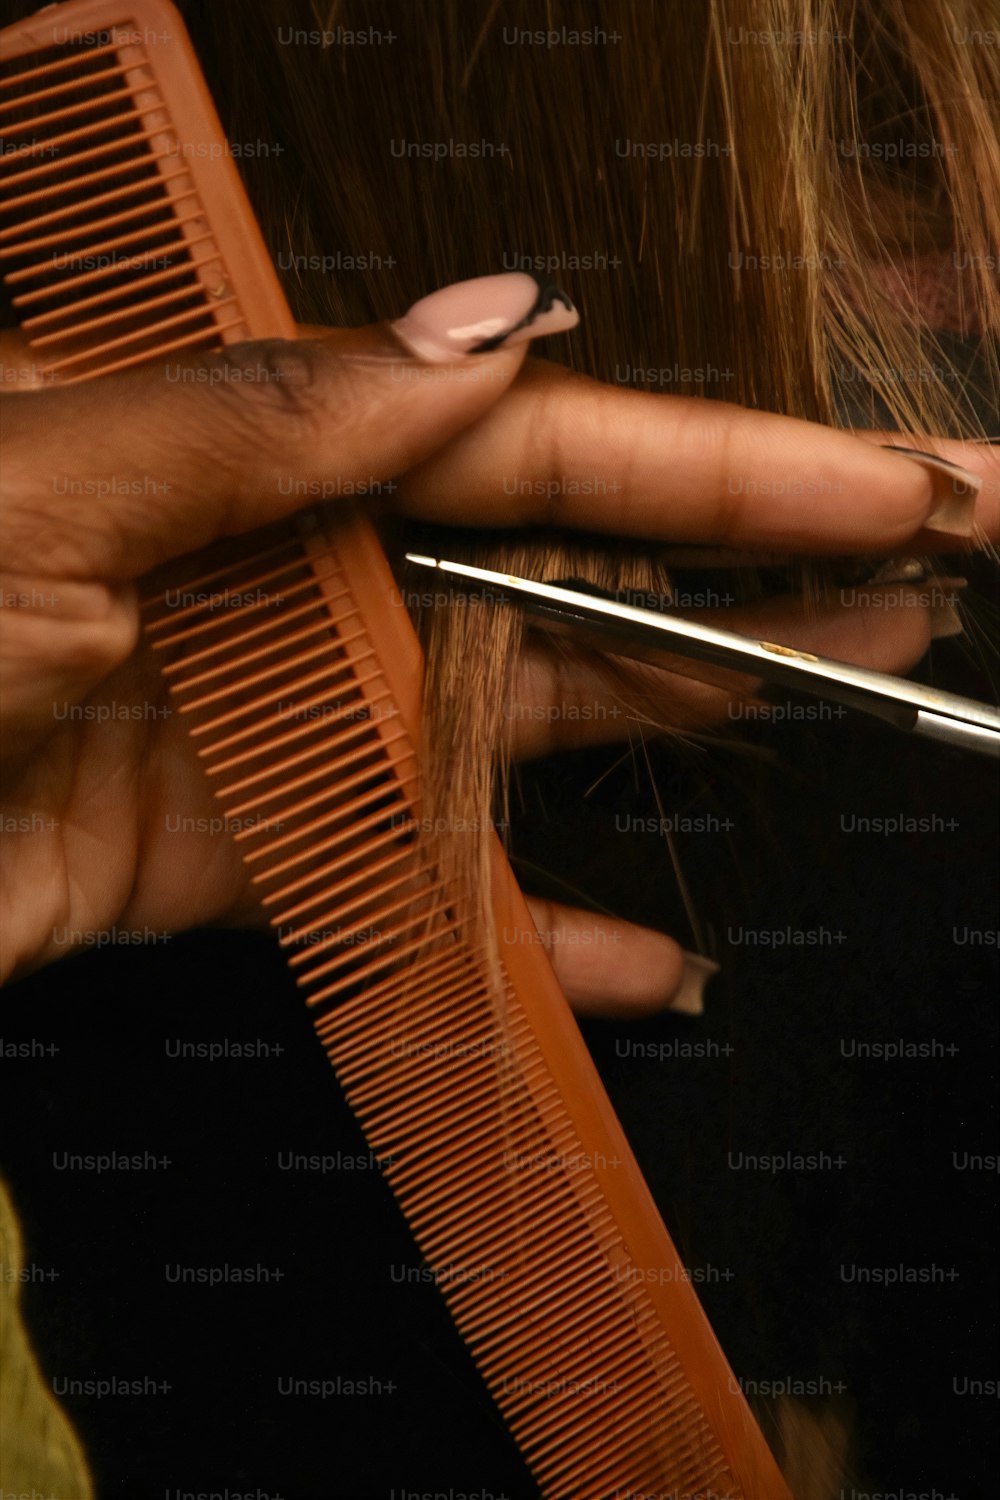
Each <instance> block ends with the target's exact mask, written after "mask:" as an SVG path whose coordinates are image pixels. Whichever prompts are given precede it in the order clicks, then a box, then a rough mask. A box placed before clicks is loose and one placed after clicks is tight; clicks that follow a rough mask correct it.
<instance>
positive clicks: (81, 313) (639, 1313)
mask: <svg viewBox="0 0 1000 1500" xmlns="http://www.w3.org/2000/svg"><path fill="white" fill-rule="evenodd" d="M57 18H59V19H58V21H57ZM62 20H65V21H67V22H69V21H71V20H72V21H73V22H75V23H77V25H78V26H79V27H80V29H81V30H83V31H91V32H93V33H95V34H94V35H92V36H90V37H89V38H88V40H87V41H86V42H80V43H73V42H67V39H66V37H65V36H60V35H59V31H60V27H59V21H62ZM112 22H114V23H115V24H112ZM118 22H121V25H122V27H123V28H126V29H122V30H119V29H117V24H118ZM144 23H145V24H144ZM157 31H159V32H160V33H164V32H166V33H167V34H168V35H167V36H166V37H165V38H164V37H162V36H161V37H160V38H159V39H161V40H167V41H169V43H170V45H168V46H161V47H154V46H152V45H150V47H149V48H148V51H147V50H146V47H145V43H144V41H143V40H142V39H143V38H145V37H148V36H149V35H150V34H151V33H155V32H157ZM0 147H2V152H0V179H2V181H3V184H4V190H5V195H6V196H5V201H4V206H3V218H2V221H0V266H2V268H3V270H4V274H5V280H6V282H7V285H8V287H9V288H10V290H11V292H12V294H13V302H14V307H15V310H16V312H17V314H18V317H19V319H20V321H21V326H22V328H23V330H24V331H25V333H26V334H27V336H28V339H29V345H30V347H31V348H32V349H33V351H34V352H35V354H36V357H37V358H38V361H39V365H40V368H41V369H42V371H43V373H48V374H51V375H52V376H54V377H58V378H59V379H60V380H64V381H76V380H84V379H89V378H91V377H92V376H94V375H97V374H101V373H106V372H108V371H110V370H116V369H122V368H125V367H128V366H130V365H134V364H139V363H142V362H146V361H148V360H150V359H152V358H153V357H154V356H157V355H162V354H163V353H165V352H168V351H171V350H179V349H189V350H190V349H197V348H204V349H217V348H219V347H220V346H225V345H226V344H227V343H230V342H233V341H235V340H237V339H241V338H247V337H254V338H269V337H286V338H287V337H293V336H294V333H295V326H294V323H293V321H292V318H291V314H290V313H289V310H288V307H287V304H286V303H285V302H284V299H283V297H282V295H281V291H280V287H279V286H278V284H277V281H276V279H275V277H274V274H273V270H272V268H271V267H270V266H269V264H268V260H267V254H266V251H265V249H264V246H263V243H262V241H261V240H260V238H259V235H258V232H257V229H256V225H255V224H254V222H253V216H252V214H251V212H250V210H249V207H248V205H247V204H246V201H245V198H244V197H243V195H242V190H241V188H240V185H239V182H238V178H237V177H236V173H235V170H234V168H233V166H232V162H231V161H229V160H227V159H226V150H225V141H224V137H223V136H222V134H221V129H220V127H219V124H218V121H217V120H216V119H215V116H214V114H213V113H212V111H211V109H210V107H208V106H207V103H206V96H205V91H204V88H203V84H202V82H201V80H200V77H199V75H198V70H197V65H196V63H195V60H194V57H193V54H192V52H191V50H190V44H189V43H188V41H187V38H186V36H185V33H184V28H183V24H182V22H181V20H180V17H179V16H178V15H177V14H176V12H175V11H174V10H173V9H172V8H171V7H170V6H169V5H166V4H164V3H163V0H131V3H130V7H129V12H128V18H127V19H123V18H122V17H121V15H120V13H119V12H114V13H112V7H111V5H110V4H105V3H103V0H70V3H69V4H68V5H66V6H59V7H56V8H54V10H53V13H52V14H51V15H45V14H44V13H43V18H41V19H40V18H39V17H35V18H32V19H30V20H29V21H28V22H26V23H24V24H23V25H21V26H19V27H17V28H12V29H10V30H8V31H6V32H4V33H2V34H0ZM242 309H245V315H244V312H243V310H242ZM338 517H340V518H342V519H340V520H338V527H337V530H336V533H335V534H334V535H333V537H332V538H331V537H329V536H327V535H326V534H325V533H324V531H323V529H322V526H321V523H320V521H319V519H318V518H311V517H308V516H307V517H300V518H299V519H298V521H297V522H296V529H295V530H294V531H293V530H292V529H291V528H290V527H287V526H283V527H274V528H271V529H270V530H269V531H267V532H266V533H258V534H257V535H256V536H255V537H253V538H249V539H246V538H243V539H239V540H237V541H229V542H225V543H223V544H221V545H220V546H219V547H217V548H215V549H213V551H212V553H211V554H210V555H208V556H202V557H201V558H200V559H191V558H188V559H185V560H182V562H181V563H179V564H176V565H171V569H170V571H169V586H165V584H164V581H163V579H162V578H161V582H160V584H159V586H158V587H157V586H156V585H154V584H153V583H150V584H149V586H148V588H147V595H148V597H147V599H146V601H145V603H144V606H143V608H144V613H145V616H146V639H147V643H148V647H149V649H150V650H151V651H152V652H153V653H154V655H155V656H156V657H157V658H158V659H159V661H160V663H161V665H162V667H163V670H164V674H165V680H166V681H167V683H168V684H169V686H170V690H171V693H172V695H173V698H174V702H175V705H176V707H177V709H178V712H179V713H181V714H182V715H183V716H184V718H185V720H186V721H187V724H188V727H189V729H190V731H191V740H192V744H193V745H194V747H195V748H196V750H197V753H198V755H199V756H200V757H201V760H202V762H203V764H204V766H205V770H206V773H207V776H208V778H209V784H210V785H211V787H212V789H213V791H214V793H215V796H216V797H217V799H218V800H219V802H220V804H221V806H222V808H223V809H224V811H225V813H226V816H227V818H228V819H229V822H230V831H231V833H232V836H233V838H234V839H235V840H236V842H237V843H238V844H239V845H240V848H241V853H242V856H243V860H244V864H245V866H246V868H247V870H248V872H249V875H250V878H251V880H252V882H253V883H254V885H255V887H256V889H257V892H258V895H259V897H260V900H261V904H262V907H263V909H264V911H265V912H266V914H267V916H268V919H269V921H270V922H271V924H272V926H273V927H274V928H275V929H276V932H277V936H278V940H279V942H280V943H281V944H282V946H283V947H284V948H285V949H286V952H287V953H288V956H289V961H290V966H291V970H292V972H293V974H294V975H295V978H296V982H297V984H298V985H299V987H300V988H301V989H302V991H303V994H304V997H305V999H306V1002H307V1004H308V1005H309V1006H310V1007H311V1008H312V1011H313V1015H314V1018H315V1024H316V1030H317V1034H318V1036H319V1038H320V1041H321V1043H322V1045H323V1046H324V1048H325V1049H326V1051H327V1053H328V1055H329V1056H330V1058H331V1060H332V1062H333V1064H334V1066H335V1068H336V1069H337V1071H338V1074H339V1077H340V1079H341V1081H342V1084H343V1086H344V1088H345V1091H346V1094H347V1097H348V1099H349V1101H350V1102H351V1104H352V1106H353V1107H354V1109H355V1112H356V1114H357V1115H358V1117H359V1119H360V1120H361V1122H362V1124H363V1125H364V1128H365V1130H366V1133H367V1136H368V1140H369V1142H370V1144H371V1146H372V1149H373V1150H374V1151H375V1152H376V1153H377V1154H378V1155H379V1156H380V1157H381V1158H382V1159H383V1162H384V1166H385V1175H386V1177H387V1178H388V1180H389V1182H390V1183H391V1185H392V1186H393V1188H394V1190H395V1192H396V1194H397V1197H398V1199H399V1201H400V1203H401V1205H402V1207H403V1209H404V1212H405V1213H406V1214H407V1216H408V1218H409V1221H410V1224H411V1226H412V1227H413V1230H414V1233H415V1235H416V1238H417V1242H418V1244H419V1245H420V1247H421V1249H422V1251H423V1253H424V1254H425V1256H426V1257H427V1259H428V1261H429V1263H430V1265H431V1267H432V1269H433V1271H434V1274H435V1277H436V1279H437V1281H438V1284H439V1286H440V1287H441V1290H442V1291H443V1293H444V1295H445V1297H446V1299H447V1300H448V1303H449V1306H450V1308H451V1311H452V1314H453V1316H454V1318H455V1321H456V1323H457V1325H458V1327H459V1329H460V1330H461V1331H462V1333H463V1335H464V1337H465V1338H466V1341H467V1342H468V1344H469V1346H470V1348H471V1349H472V1351H473V1353H474V1355H475V1357H476V1360H477V1362H478V1365H479V1369H480V1371H481V1373H482V1374H483V1377H484V1379H485V1380H486V1381H487V1383H488V1385H489V1387H490V1390H491V1391H492V1393H493V1395H494V1397H495V1399H496V1401H497V1404H498V1406H499V1408H500V1410H501V1411H502V1412H503V1414H504V1416H505V1417H506V1419H507V1421H508V1425H509V1426H510V1429H511V1431H512V1433H513V1435H514V1437H515V1438H516V1440H517V1441H518V1443H519V1444H520V1447H521V1450H522V1452H523V1453H524V1454H525V1456H526V1458H527V1461H528V1463H529V1465H530V1466H531V1469H532V1472H533V1474H534V1475H535V1478H536V1480H537V1481H538V1483H539V1484H540V1486H541V1488H542V1491H543V1493H544V1495H545V1496H546V1500H609V1497H611V1496H615V1497H616V1500H640V1497H643V1496H646V1497H648V1500H652V1497H653V1496H656V1497H658V1500H667V1497H668V1496H670V1497H671V1500H679V1497H681V1496H685V1497H688V1500H699V1497H705V1500H707V1497H708V1496H709V1495H713V1496H719V1497H720V1500H746V1496H747V1494H748V1492H749V1493H752V1495H753V1497H754V1500H790V1497H789V1495H788V1491H787V1488H786V1487H785V1486H784V1485H783V1484H782V1482H781V1480H780V1477H779V1476H778V1473H777V1470H776V1468H775V1466H774V1463H773V1459H771V1457H770V1454H769V1453H768V1452H767V1449H766V1447H765V1445H764V1443H763V1440H762V1438H761V1436H760V1433H759V1431H758V1430H757V1429H756V1427H755V1425H754V1424H753V1422H752V1419H751V1418H750V1414H749V1412H748V1410H747V1408H746V1405H745V1403H744V1402H743V1399H742V1396H741V1395H739V1394H738V1387H735V1386H734V1383H733V1380H732V1376H731V1374H730V1372H729V1369H728V1366H727V1365H726V1363H725V1360H724V1359H723V1357H722V1356H721V1353H720V1351H719V1350H718V1348H717V1346H716V1345H715V1343H714V1340H713V1339H712V1334H711V1330H710V1328H709V1327H708V1324H707V1322H706V1321H705V1319H704V1315H703V1314H702V1313H701V1310H700V1308H699V1307H698V1304H697V1299H696V1298H695V1296H694V1293H693V1291H692V1290H691V1288H690V1286H689V1285H687V1286H685V1285H674V1286H671V1287H669V1288H666V1289H664V1288H663V1287H662V1285H660V1286H657V1285H652V1286H647V1285H646V1283H645V1281H644V1279H643V1274H642V1273H643V1269H644V1268H651V1267H653V1266H656V1267H657V1268H658V1269H659V1268H667V1269H668V1270H672V1271H673V1272H674V1273H675V1275H676V1279H677V1280H678V1281H680V1280H681V1273H682V1271H683V1268H682V1267H681V1266H680V1262H679V1261H678V1260H677V1257H676V1253H675V1252H674V1249H673V1246H672V1245H671V1244H670V1241H669V1238H668V1237H667V1235H666V1233H665V1231H664V1230H663V1227H662V1224H661V1223H660V1221H659V1219H658V1216H657V1215H656V1212H655V1207H654V1206H653V1205H652V1203H651V1201H649V1200H648V1197H645V1198H644V1197H643V1193H644V1187H643V1184H642V1181H641V1177H640V1176H639V1173H638V1170H637V1168H636V1167H635V1164H634V1162H633V1161H632V1158H631V1156H630V1155H629V1152H628V1147H627V1143H626V1142H625V1140H624V1137H623V1136H622V1135H621V1132H620V1130H618V1128H617V1125H616V1122H615V1121H614V1118H613V1114H612V1112H611V1110H610V1106H609V1104H608V1102H607V1100H606V1098H605V1096H604V1094H603V1092H602V1090H601V1085H600V1081H599V1079H598V1078H597V1076H596V1074H595V1073H594V1070H593V1068H592V1067H591V1065H590V1063H589V1059H588V1058H587V1055H586V1051H585V1049H584V1047H583V1044H582V1042H581V1041H580V1038H579V1035H578V1033H577V1032H576V1031H575V1029H574V1028H573V1026H572V1023H571V1022H570V1021H568V1020H567V1018H566V1011H565V1002H564V1001H563V999H562V996H561V995H560V994H559V993H558V989H557V987H556V986H555V984H554V981H553V977H552V973H551V970H550V969H549V967H548V963H547V960H546V958H545V956H544V954H543V953H541V952H540V951H539V950H538V948H537V947H535V948H531V947H525V946H521V945H520V940H521V938H522V936H523V937H526V938H530V937H532V936H534V931H533V929H531V928H530V926H529V923H530V919H529V918H528V916H527V913H526V912H525V910H524V907H523V903H522V902H521V899H520V895H519V893H518V892H517V891H516V887H514V886H513V882H512V880H511V877H510V873H509V870H507V868H506V865H504V864H503V862H502V860H498V861H497V865H496V870H495V877H494V898H495V909H496V913H497V928H498V930H499V929H500V928H501V927H502V928H503V931H504V934H505V936H504V945H503V968H502V972H501V974H500V975H499V990H500V993H499V994H498V976H497V974H496V972H495V967H494V961H493V959H492V955H491V954H489V953H487V952H486V951H485V949H484V946H483V945H482V943H481V942H480V941H479V939H478V937H477V936H476V935H474V934H472V933H470V931H469V930H468V926H469V924H468V921H467V918H466V916H465V911H466V908H467V907H468V906H470V905H471V904H472V903H470V901H469V900H468V895H469V893H467V892H464V891H459V890H457V889H454V888H452V887H451V886H449V885H448V883H447V882H446V880H445V879H444V878H443V875H442V871H443V870H444V869H445V867H446V866H445V862H444V860H443V859H442V857H441V855H442V847H441V845H440V844H439V842H438V836H437V834H436V833H434V832H427V831H426V830H425V829H424V827H423V825H422V823H421V820H420V816H419V813H420V806H419V800H418V783H417V762H416V757H415V753H414V744H413V739H412V736H413V734H414V733H415V732H416V730H417V728H418V726H419V681H420V674H421V662H420V656H419V649H418V647H417V644H416V640H415V638H414V636H413V633H412V630H411V629H410V627H409V623H408V621H407V620H406V619H405V616H403V612H402V611H401V610H398V609H396V610H393V609H392V608H391V607H390V606H389V605H388V604H387V603H385V601H386V599H387V597H388V595H389V592H390V590H391V588H392V578H391V574H389V572H388V568H387V566H386V564H385V560H384V558H383V557H382V554H381V552H380V550H379V548H378V545H377V543H376V541H375V538H374V534H373V532H372V531H371V530H370V528H369V527H368V526H367V525H366V524H365V523H364V522H363V521H360V520H359V519H358V518H357V517H356V516H352V514H351V513H350V511H349V509H348V507H346V506H339V507H338ZM494 852H495V853H498V852H499V850H498V846H495V850H494ZM501 912H502V913H503V916H501V915H500V914H501ZM507 917H512V918H513V921H514V927H513V931H514V932H515V937H514V939H512V940H508V939H507V937H506V932H507V928H506V926H505V925H504V923H505V920H506V918H507ZM501 1007H502V1018H501ZM605 1153H606V1154H607V1156H609V1157H610V1158H611V1160H610V1163H609V1161H608V1160H605V1159H603V1158H604V1154H605ZM618 1153H620V1154H621V1158H622V1159H619V1155H618ZM706 1413H708V1415H706ZM737 1473H738V1477H736V1475H737Z"/></svg>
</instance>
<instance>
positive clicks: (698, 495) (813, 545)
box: [400, 360, 980, 553]
mask: <svg viewBox="0 0 1000 1500" xmlns="http://www.w3.org/2000/svg"><path fill="white" fill-rule="evenodd" d="M962 473H963V471H961V470H956V473H955V474H954V475H950V474H947V473H945V472H937V473H935V472H933V471H932V470H931V469H929V468H928V467H927V466H926V465H924V464H922V463H921V462H919V461H918V460H916V459H913V458H910V457H907V456H904V455H903V454H901V453H893V452H889V451H887V450H885V449H882V448H879V447H876V446H874V445H873V444H872V443H871V442H866V441H865V440H864V439H863V438H861V437H856V436H854V435H853V434H852V433H848V432H841V431H838V430H836V429H835V428H831V427H823V426H820V425H819V424H818V423H813V422H803V421H800V420H799V419H797V418H794V417H786V416H779V415H776V414H775V413H772V412H760V411H750V410H747V409H746V408H744V407H739V406H734V405H731V404H729V403H728V402H724V401H707V400H702V399H699V398H693V397H680V396H664V395H650V394H647V393H646V392H643V391H632V390H621V389H618V388H616V387H612V386H606V385H601V384H599V383H598V382H597V381H594V380H590V379H587V378H586V377H583V376H579V375H575V374H573V373H571V372H569V371H567V370H565V369H562V368H561V367H559V366H556V365H549V364H546V363H543V362H541V361H534V360H529V361H528V362H527V364H526V366H525V368H524V370H523V371H522V374H521V376H520V377H519V379H518V380H517V381H516V382H515V383H514V385H513V387H512V388H511V390H510V391H508V392H507V394H506V396H505V397H504V399H503V400H502V401H500V402H499V403H498V404H497V405H496V406H495V407H494V408H493V409H492V410H491V411H490V412H489V413H487V415H486V416H484V417H483V418H482V419H481V420H479V421H477V422H476V423H475V424H474V425H473V426H471V427H469V428H468V429H467V430H466V431H465V432H463V433H462V434H461V435H460V436H459V437H458V438H457V439H456V440H454V441H453V442H451V443H450V444H449V445H448V447H447V448H446V449H445V450H443V451H442V452H441V453H439V454H436V455H435V456H434V457H433V458H431V459H430V460H428V461H427V462H426V463H424V464H421V465H420V466H419V467H418V468H416V469H413V470H411V472H410V473H409V474H408V475H407V476H406V478H405V480H404V482H403V483H402V484H401V486H400V494H401V497H402V499H403V502H404V507H405V509H406V511H407V513H408V514H410V515H414V516H417V517H419V518H421V519H423V520H429V521H437V522H442V523H451V524H455V523H461V524H463V525H471V526H524V525H532V524H541V525H548V526H558V527H570V528H574V529H583V530H595V531H608V532H615V533H617V534H619V535H623V536H642V537H647V538H651V539H661V540H672V541H726V542H728V543H730V544H732V545H740V546H743V545H755V546H766V547H772V548H776V549H782V550H785V551H803V552H820V553H822V552H826V553H838V552H878V551H882V550H889V549H892V548H895V547H897V546H899V545H900V544H901V543H902V542H904V541H906V540H907V539H909V538H911V537H913V536H914V535H915V534H916V533H917V532H919V531H920V530H921V529H922V528H924V527H930V528H931V529H935V528H937V529H945V530H947V531H949V532H950V533H952V534H969V532H970V531H971V528H972V511H973V507H974V496H975V492H976V489H977V487H978V485H979V483H980V481H979V479H978V478H977V476H976V475H975V474H972V473H966V474H964V478H962V477H959V476H961V475H962ZM963 493H966V494H967V495H968V501H969V503H968V504H967V505H963V504H962V503H961V498H959V503H958V505H956V496H958V497H961V496H962V494H963ZM956 512H958V513H959V516H958V522H957V524H956ZM966 513H967V514H966ZM945 521H946V524H944V523H945Z"/></svg>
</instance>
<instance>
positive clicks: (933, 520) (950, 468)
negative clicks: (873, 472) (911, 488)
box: [882, 443, 983, 536]
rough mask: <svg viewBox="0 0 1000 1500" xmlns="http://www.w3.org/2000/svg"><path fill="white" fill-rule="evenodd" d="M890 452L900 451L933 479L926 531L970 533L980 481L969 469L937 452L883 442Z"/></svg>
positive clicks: (957, 534)
mask: <svg viewBox="0 0 1000 1500" xmlns="http://www.w3.org/2000/svg"><path fill="white" fill-rule="evenodd" d="M882 447H883V448H887V449H888V450H889V452H890V453H901V454H902V455H903V457H904V458H910V459H912V460H913V462H914V463H918V464H920V465H921V466H922V467H923V468H925V469H926V470H927V471H928V472H929V473H930V474H931V476H932V477H933V478H934V480H935V487H934V488H935V505H934V508H933V510H932V511H931V513H930V515H929V516H928V517H927V519H926V521H925V522H924V530H925V531H944V532H947V533H948V535H949V536H971V535H972V530H973V526H974V525H975V517H976V496H977V495H978V494H979V491H980V490H981V489H982V487H983V481H982V479H981V478H980V476H979V475H978V474H973V473H972V471H971V469H963V468H962V466H961V465H960V464H953V463H952V462H951V460H950V459H947V458H939V457H938V455H937V454H936V453H923V452H922V451H921V450H920V449H919V448H903V447H900V446H899V445H898V444H896V443H883V444H882Z"/></svg>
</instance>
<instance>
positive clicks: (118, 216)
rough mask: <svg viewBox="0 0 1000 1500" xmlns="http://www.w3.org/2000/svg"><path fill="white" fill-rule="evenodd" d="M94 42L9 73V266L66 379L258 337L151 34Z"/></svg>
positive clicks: (41, 346)
mask: <svg viewBox="0 0 1000 1500" xmlns="http://www.w3.org/2000/svg"><path fill="white" fill-rule="evenodd" d="M92 35H93V40H91V41H89V42H87V43H85V44H84V43H63V44H62V45H56V46H53V47H50V48H45V49H42V50H39V51H36V52H32V53H29V54H27V55H26V56H24V57H21V58H19V59H17V61H16V62H10V61H7V62H5V63H4V64H3V66H2V68H0V188H2V194H3V197H2V218H0V267H2V269H3V273H4V279H5V280H6V282H7V285H8V287H9V288H10V292H11V296H12V302H13V306H14V308H15V311H16V312H17V314H18V317H19V319H20V322H21V327H22V329H23V331H24V332H25V333H26V335H27V336H28V339H29V342H30V344H31V347H32V350H33V351H34V353H35V355H36V357H37V360H38V364H39V368H40V370H41V371H43V372H44V374H45V375H46V376H48V377H49V378H58V379H59V380H60V381H61V382H63V383H68V382H70V381H75V380H83V379H86V378H87V377H88V376H90V375H94V374H97V373H103V372H106V371H109V370H116V369H126V368H128V367H129V366H132V365H136V364H140V363H143V362H144V361H146V360H148V359H150V358H152V357H154V356H156V355H163V354H166V353H168V352H172V351H176V352H178V353H179V352H180V351H183V350H194V349H199V348H203V349H208V348H212V347H216V346H217V345H218V342H219V339H220V336H223V335H228V336H229V337H231V338H246V337H248V336H249V332H248V327H247V324H246V322H245V320H244V317H243V314H242V311H241V308H240V305H239V300H238V298H237V296H236V295H235V293H234V292H233V290H232V287H231V285H230V283H229V281H228V278H227V275H226V268H225V265H224V263H223V260H222V256H221V254H220V251H219V247H218V244H217V243H216V241H215V238H214V236H213V234H212V231H211V229H210V227H209V223H208V219H207V217H206V216H205V213H204V211H203V208H202V205H201V201H200V198H199V195H198V192H197V189H196V186H195V182H194V178H193V177H192V175H191V172H190V170H189V166H188V164H187V162H186V159H185V155H184V151H183V147H182V144H181V142H180V141H179V139H178V136H177V133H176V132H175V130H174V129H173V128H172V125H171V122H170V115H169V113H168V111H167V109H166V106H165V104H164V102H163V99H162V97H161V95H160V90H159V87H158V84H157V79H156V74H155V72H154V69H153V67H152V66H151V63H150V59H149V57H148V56H147V52H146V49H145V47H144V46H143V44H142V42H141V39H140V40H129V41H127V42H125V43H122V42H121V41H119V40H116V38H120V37H122V36H125V37H128V38H133V37H138V38H141V32H140V30H139V29H138V28H136V27H135V26H134V25H133V26H126V27H120V26H118V27H116V26H113V25H112V26H108V27H106V28H105V29H103V30H101V31H99V32H97V33H94V34H92Z"/></svg>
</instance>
